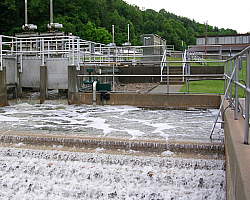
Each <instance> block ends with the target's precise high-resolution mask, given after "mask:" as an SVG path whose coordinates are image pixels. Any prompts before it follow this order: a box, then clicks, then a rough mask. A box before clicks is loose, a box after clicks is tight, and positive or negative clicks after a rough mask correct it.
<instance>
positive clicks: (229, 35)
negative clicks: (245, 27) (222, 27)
mask: <svg viewBox="0 0 250 200" xmlns="http://www.w3.org/2000/svg"><path fill="white" fill-rule="evenodd" d="M232 36H250V33H245V34H228V35H208V36H207V37H232ZM205 37H206V35H199V36H196V38H205Z"/></svg>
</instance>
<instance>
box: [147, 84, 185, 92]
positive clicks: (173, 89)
mask: <svg viewBox="0 0 250 200" xmlns="http://www.w3.org/2000/svg"><path fill="white" fill-rule="evenodd" d="M182 87H183V85H169V92H170V93H176V92H180V90H181V88H182ZM150 92H151V93H167V85H158V86H157V87H156V88H154V89H153V90H151V91H150Z"/></svg>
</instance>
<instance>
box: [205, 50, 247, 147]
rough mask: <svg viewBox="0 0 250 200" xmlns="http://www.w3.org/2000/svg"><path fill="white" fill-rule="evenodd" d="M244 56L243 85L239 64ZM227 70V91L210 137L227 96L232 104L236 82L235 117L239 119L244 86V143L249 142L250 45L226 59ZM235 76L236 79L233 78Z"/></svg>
mask: <svg viewBox="0 0 250 200" xmlns="http://www.w3.org/2000/svg"><path fill="white" fill-rule="evenodd" d="M242 56H246V85H243V84H241V83H240V80H239V70H240V69H239V66H240V65H241V63H240V61H239V60H240V57H242ZM233 61H234V69H233V70H232V64H233ZM229 62H231V64H230V65H229ZM229 67H231V69H230V70H229ZM227 68H228V69H227ZM226 72H229V75H230V76H228V75H227V74H225V79H226V80H227V82H228V84H227V88H226V92H225V96H224V98H223V101H222V103H221V105H220V109H219V112H218V115H217V117H216V120H215V122H214V123H213V128H212V131H211V134H210V138H212V135H213V131H214V127H215V125H216V123H217V120H218V118H219V114H220V112H221V109H222V107H223V103H224V101H225V99H226V98H228V99H229V102H230V105H232V102H233V100H232V84H233V83H234V84H235V98H234V101H235V105H234V107H235V109H234V119H235V120H237V119H238V107H239V87H240V88H242V89H243V90H244V91H245V92H246V97H245V136H244V144H249V100H250V80H249V78H250V46H248V47H247V48H245V49H244V50H243V51H241V52H240V53H238V54H236V55H234V56H232V57H231V58H229V59H227V60H226ZM233 78H234V79H233ZM229 90H230V95H229Z"/></svg>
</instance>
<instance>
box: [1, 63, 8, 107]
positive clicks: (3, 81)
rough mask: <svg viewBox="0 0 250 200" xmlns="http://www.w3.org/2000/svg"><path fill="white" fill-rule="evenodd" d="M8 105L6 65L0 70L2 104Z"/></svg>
mask: <svg viewBox="0 0 250 200" xmlns="http://www.w3.org/2000/svg"><path fill="white" fill-rule="evenodd" d="M6 105H7V87H6V67H3V70H2V71H0V106H1V107H2V106H6Z"/></svg>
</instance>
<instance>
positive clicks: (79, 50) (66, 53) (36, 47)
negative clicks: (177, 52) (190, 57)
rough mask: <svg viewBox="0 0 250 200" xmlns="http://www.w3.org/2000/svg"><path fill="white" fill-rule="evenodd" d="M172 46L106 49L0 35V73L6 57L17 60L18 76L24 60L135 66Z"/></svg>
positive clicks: (59, 38)
mask: <svg viewBox="0 0 250 200" xmlns="http://www.w3.org/2000/svg"><path fill="white" fill-rule="evenodd" d="M173 48H174V47H173V46H172V45H168V46H164V45H148V46H121V47H120V46H112V45H111V46H110V45H106V44H101V43H96V42H92V41H86V40H82V39H80V38H79V37H77V36H74V35H70V36H64V35H60V34H59V35H56V33H55V34H54V35H48V36H46V35H33V36H30V37H29V35H22V34H21V35H20V37H10V36H4V35H0V64H1V68H0V70H2V63H3V57H4V56H6V55H10V56H15V57H17V60H18V62H19V63H20V72H22V60H23V58H24V57H37V58H41V65H44V64H45V62H46V59H48V58H68V59H69V64H72V65H77V66H78V70H79V66H80V64H82V63H93V62H96V63H98V64H107V63H110V62H112V61H116V62H126V61H130V62H132V63H133V65H136V63H137V61H138V60H144V61H146V60H147V59H148V60H154V59H155V60H159V61H160V60H161V59H162V57H163V55H164V52H165V49H168V50H169V51H172V50H173Z"/></svg>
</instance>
